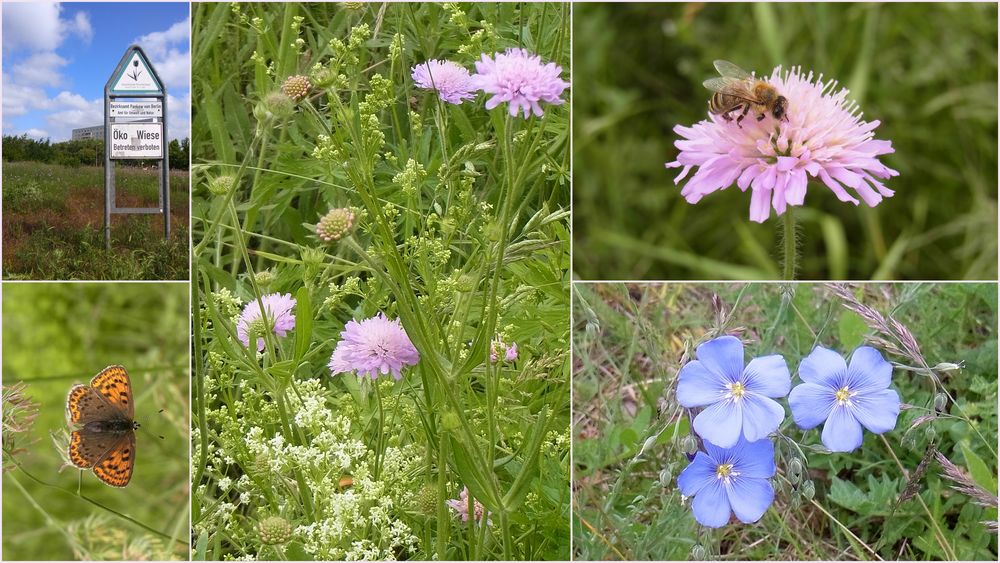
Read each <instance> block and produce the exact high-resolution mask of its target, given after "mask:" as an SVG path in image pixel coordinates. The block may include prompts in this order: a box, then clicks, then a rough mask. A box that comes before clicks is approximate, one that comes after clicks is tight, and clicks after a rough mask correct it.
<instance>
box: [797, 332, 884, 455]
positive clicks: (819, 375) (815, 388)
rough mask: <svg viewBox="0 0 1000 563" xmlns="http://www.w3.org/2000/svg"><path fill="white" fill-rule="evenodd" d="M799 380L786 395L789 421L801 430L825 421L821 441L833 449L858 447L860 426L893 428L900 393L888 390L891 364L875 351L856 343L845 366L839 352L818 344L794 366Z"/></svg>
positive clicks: (873, 429) (877, 431)
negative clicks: (856, 346)
mask: <svg viewBox="0 0 1000 563" xmlns="http://www.w3.org/2000/svg"><path fill="white" fill-rule="evenodd" d="M799 377H801V378H802V381H803V383H801V384H799V385H796V386H795V389H792V392H791V394H789V395H788V406H790V407H791V408H792V419H794V420H795V423H796V424H798V425H799V427H800V428H802V429H805V430H808V429H810V428H815V427H816V426H818V425H819V424H821V423H823V422H824V421H825V422H826V424H824V425H823V435H822V439H823V445H824V446H826V448H827V449H828V450H830V451H832V452H850V451H853V450H855V449H856V448H857V447H858V446H860V445H861V442H862V440H863V437H862V435H861V427H862V426H864V427H865V428H867V429H868V430H869V431H870V432H874V433H875V434H882V433H883V432H888V431H890V430H892V429H893V428H895V427H896V417H898V416H899V395H898V394H897V393H896V392H895V391H893V390H892V389H889V388H888V387H889V384H890V383H892V364H890V363H889V362H887V361H885V359H884V358H882V354H880V353H879V352H878V350H876V349H874V348H871V347H869V346H861V347H859V348H858V349H856V350H855V351H854V353H853V354H852V355H851V363H850V365H848V364H847V362H845V361H844V358H842V357H841V356H840V354H838V353H836V352H834V351H833V350H828V349H826V348H823V347H822V346H817V347H816V348H815V349H813V351H812V353H810V354H809V355H808V356H806V358H805V359H804V360H802V364H801V365H800V366H799Z"/></svg>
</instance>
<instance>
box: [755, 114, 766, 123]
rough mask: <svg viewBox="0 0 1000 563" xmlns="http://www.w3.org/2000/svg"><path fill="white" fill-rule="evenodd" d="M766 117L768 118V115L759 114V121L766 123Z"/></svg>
mask: <svg viewBox="0 0 1000 563" xmlns="http://www.w3.org/2000/svg"><path fill="white" fill-rule="evenodd" d="M765 117H767V116H766V115H764V114H763V113H762V114H759V115H758V116H757V121H764V118H765Z"/></svg>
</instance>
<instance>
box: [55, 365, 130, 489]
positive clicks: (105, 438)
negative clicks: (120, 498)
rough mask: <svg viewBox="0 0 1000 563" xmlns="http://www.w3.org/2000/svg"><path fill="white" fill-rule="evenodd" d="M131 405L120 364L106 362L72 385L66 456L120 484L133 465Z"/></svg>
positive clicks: (80, 466)
mask: <svg viewBox="0 0 1000 563" xmlns="http://www.w3.org/2000/svg"><path fill="white" fill-rule="evenodd" d="M134 416H135V405H134V402H133V400H132V383H131V381H129V378H128V372H126V371H125V368H123V367H122V366H108V367H106V368H104V369H103V370H101V372H100V373H98V374H97V375H95V376H94V378H93V379H91V380H90V385H89V386H88V385H80V384H77V385H74V386H73V388H72V389H70V390H69V396H68V397H67V398H66V419H67V420H68V421H69V424H70V426H71V428H72V429H73V431H72V434H71V435H70V440H69V460H70V461H71V462H72V463H73V465H75V466H77V467H79V468H80V469H93V471H94V475H96V476H97V478H98V479H100V480H101V481H104V482H105V483H107V484H108V485H111V486H112V487H124V486H125V485H128V482H129V480H130V479H132V469H133V468H134V467H135V430H136V429H137V428H139V424H138V423H136V422H134V421H133V420H132V419H133V418H134Z"/></svg>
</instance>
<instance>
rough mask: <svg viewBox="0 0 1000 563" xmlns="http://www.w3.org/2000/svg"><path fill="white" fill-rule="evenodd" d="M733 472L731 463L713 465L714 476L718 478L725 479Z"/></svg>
mask: <svg viewBox="0 0 1000 563" xmlns="http://www.w3.org/2000/svg"><path fill="white" fill-rule="evenodd" d="M732 472H733V464H731V463H724V464H722V465H717V466H716V467H715V476H716V477H718V478H719V479H725V478H726V477H729V475H730V474H731V473H732Z"/></svg>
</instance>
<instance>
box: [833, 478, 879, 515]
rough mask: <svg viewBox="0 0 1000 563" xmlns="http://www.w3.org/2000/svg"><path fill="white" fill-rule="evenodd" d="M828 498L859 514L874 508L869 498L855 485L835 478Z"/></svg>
mask: <svg viewBox="0 0 1000 563" xmlns="http://www.w3.org/2000/svg"><path fill="white" fill-rule="evenodd" d="M828 498H829V499H830V500H831V501H833V502H834V503H836V504H839V505H840V506H843V507H844V508H846V509H848V510H850V511H852V512H857V513H865V512H867V511H868V510H870V509H871V508H872V502H871V501H870V500H868V496H867V495H865V493H863V492H861V489H859V488H857V487H856V486H855V485H854V483H851V482H849V481H843V480H841V479H838V478H837V477H833V484H832V485H831V486H830V494H829V496H828Z"/></svg>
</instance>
